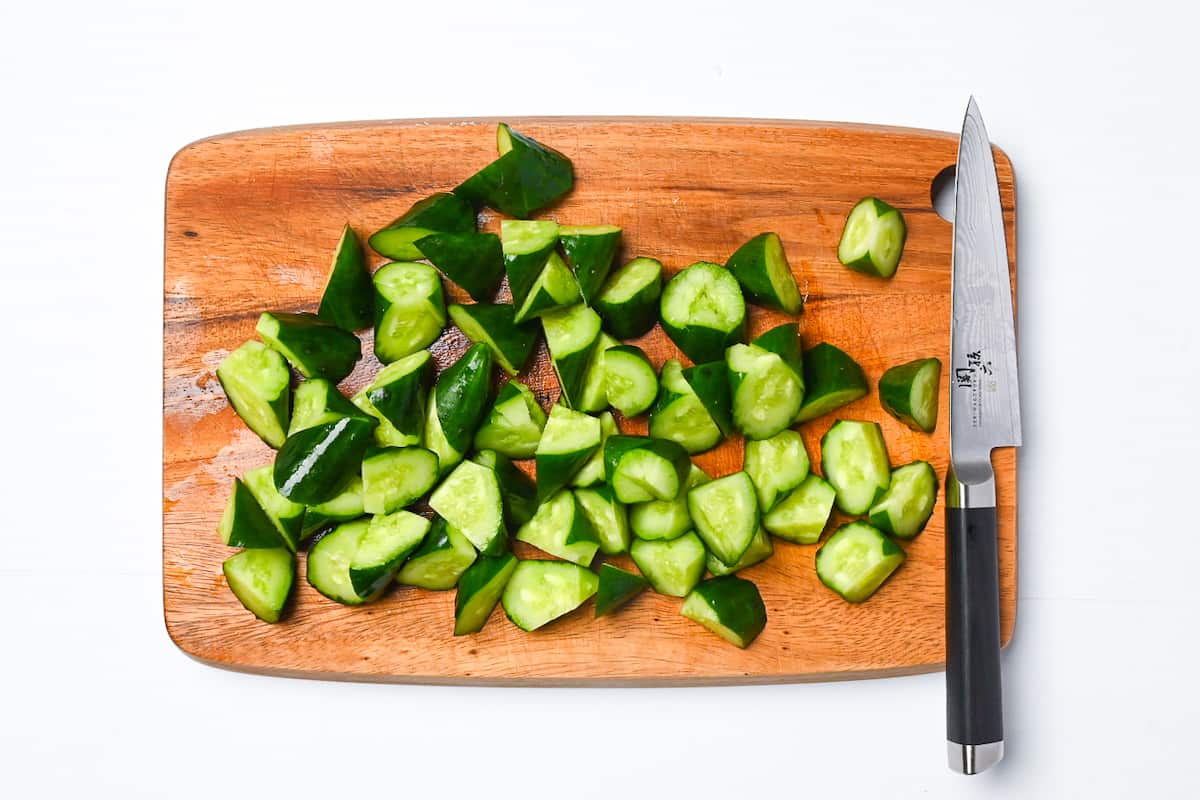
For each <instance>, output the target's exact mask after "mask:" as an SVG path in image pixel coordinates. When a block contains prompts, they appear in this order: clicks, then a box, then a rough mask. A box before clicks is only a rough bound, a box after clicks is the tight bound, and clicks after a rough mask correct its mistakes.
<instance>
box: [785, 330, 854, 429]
mask: <svg viewBox="0 0 1200 800" xmlns="http://www.w3.org/2000/svg"><path fill="white" fill-rule="evenodd" d="M867 391H868V386H867V376H866V374H865V373H864V372H863V369H862V367H860V366H859V365H858V363H857V362H855V360H854V359H852V358H851V357H850V356H848V355H846V354H845V353H844V352H842V351H841V350H839V349H838V348H836V347H834V346H833V345H831V344H829V343H828V342H821V343H820V344H818V345H816V346H814V347H812V348H811V349H809V350H807V351H805V353H804V404H803V405H801V406H800V413H799V414H797V415H796V422H808V421H809V420H811V419H816V418H817V417H819V416H821V415H822V414H828V413H829V412H830V411H833V410H834V409H836V408H841V407H842V406H844V405H846V404H847V403H852V402H854V401H855V400H857V399H858V398H860V397H864V396H866V394H867Z"/></svg>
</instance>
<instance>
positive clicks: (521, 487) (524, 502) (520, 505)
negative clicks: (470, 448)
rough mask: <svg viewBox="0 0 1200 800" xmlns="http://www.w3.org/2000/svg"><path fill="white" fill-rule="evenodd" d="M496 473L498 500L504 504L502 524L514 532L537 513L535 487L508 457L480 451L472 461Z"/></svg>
mask: <svg viewBox="0 0 1200 800" xmlns="http://www.w3.org/2000/svg"><path fill="white" fill-rule="evenodd" d="M472 460H473V461H474V462H475V463H476V464H481V465H483V466H485V467H488V468H489V469H491V470H492V471H493V472H495V473H496V480H497V481H499V482H500V498H501V500H503V502H504V524H505V526H506V527H507V528H508V529H509V530H510V531H515V530H516V529H517V528H520V527H521V526H522V525H524V524H525V523H526V522H528V521H529V520H530V519H531V518H532V517H533V515H534V512H536V511H537V506H538V502H537V486H536V485H535V484H534V482H533V480H532V479H531V478H530V477H529V476H528V475H526V474H525V473H524V472H522V471H521V470H520V469H519V468H518V467H517V466H516V465H515V464H513V462H512V461H511V460H510V459H509V458H508V456H506V455H503V454H501V453H497V452H496V451H495V450H481V451H479V452H478V453H476V454H475V458H473V459H472Z"/></svg>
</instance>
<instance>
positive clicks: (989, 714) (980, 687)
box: [946, 97, 1021, 775]
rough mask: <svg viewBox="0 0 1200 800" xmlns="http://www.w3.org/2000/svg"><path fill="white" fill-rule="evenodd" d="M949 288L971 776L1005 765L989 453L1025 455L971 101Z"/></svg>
mask: <svg viewBox="0 0 1200 800" xmlns="http://www.w3.org/2000/svg"><path fill="white" fill-rule="evenodd" d="M952 283H953V295H952V299H951V321H950V370H949V379H950V469H949V472H948V474H947V476H946V739H947V753H948V756H949V760H950V768H951V769H953V770H955V771H959V772H962V773H963V774H966V775H974V774H976V773H978V772H982V771H984V770H985V769H987V768H988V767H990V766H992V765H993V764H995V763H996V762H998V761H999V760H1000V759H1001V758H1003V757H1004V723H1003V708H1002V704H1001V690H1000V593H999V576H998V574H997V561H996V484H995V479H994V475H993V472H992V449H993V448H996V447H1015V446H1019V445H1020V444H1021V413H1020V408H1019V403H1018V397H1017V343H1016V334H1015V332H1014V330H1013V306H1012V285H1011V283H1010V282H1009V277H1008V247H1007V245H1006V243H1005V237H1004V217H1003V215H1002V214H1001V212H1000V187H999V184H998V183H997V181H996V162H995V160H994V159H993V157H992V148H991V144H990V143H989V141H988V136H987V131H986V130H985V129H984V127H983V118H982V117H981V116H980V114H979V107H978V106H977V105H976V104H975V98H974V97H972V98H971V100H970V102H969V103H968V104H967V114H966V118H965V119H964V120H963V127H962V135H961V137H960V138H959V140H958V167H957V171H956V173H955V189H954V255H953V265H952Z"/></svg>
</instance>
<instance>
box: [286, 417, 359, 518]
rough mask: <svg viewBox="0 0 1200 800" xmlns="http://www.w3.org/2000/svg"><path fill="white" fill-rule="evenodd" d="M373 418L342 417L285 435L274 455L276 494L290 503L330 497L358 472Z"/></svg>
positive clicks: (314, 502)
mask: <svg viewBox="0 0 1200 800" xmlns="http://www.w3.org/2000/svg"><path fill="white" fill-rule="evenodd" d="M374 429H375V420H371V421H369V422H368V421H367V420H365V419H363V418H361V417H342V418H340V419H338V420H335V421H334V422H326V423H325V424H323V425H317V426H316V427H313V428H308V429H306V430H302V431H300V432H299V433H297V434H296V435H295V436H289V437H288V438H287V441H286V442H284V443H283V447H281V448H279V452H278V453H276V455H275V466H274V469H273V472H272V474H273V477H274V480H275V488H276V489H278V490H279V493H280V494H281V495H283V496H284V497H286V498H287V499H289V500H291V501H292V502H294V503H303V504H305V505H316V504H317V503H324V502H325V501H326V500H331V499H332V498H333V497H334V496H335V495H337V494H338V492H340V491H341V490H342V489H343V488H345V486H346V484H347V483H349V481H350V479H351V478H352V477H353V476H354V475H355V474H357V473H358V470H359V465H360V464H361V463H362V457H363V453H365V452H366V449H367V447H368V446H369V445H370V443H371V435H372V432H373V431H374Z"/></svg>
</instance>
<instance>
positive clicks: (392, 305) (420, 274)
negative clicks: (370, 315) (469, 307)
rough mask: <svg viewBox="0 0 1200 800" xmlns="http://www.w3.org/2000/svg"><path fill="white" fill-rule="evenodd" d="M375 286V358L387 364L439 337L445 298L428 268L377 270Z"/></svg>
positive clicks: (411, 265)
mask: <svg viewBox="0 0 1200 800" xmlns="http://www.w3.org/2000/svg"><path fill="white" fill-rule="evenodd" d="M373 281H374V283H375V357H376V358H378V359H379V360H380V361H382V362H383V363H384V364H390V363H391V362H393V361H397V360H399V359H401V358H404V357H405V356H407V355H411V354H412V353H415V352H417V351H418V350H424V349H425V348H426V347H429V345H431V344H433V343H434V341H435V340H436V339H437V338H438V337H439V336H441V335H442V328H444V327H445V325H446V298H445V295H444V294H443V292H442V279H441V277H440V276H439V275H438V273H437V270H435V269H434V268H433V267H431V266H429V265H428V264H418V263H415V262H406V261H397V262H393V263H391V264H385V265H384V266H382V267H380V268H379V270H378V271H377V272H376V273H375V277H374V278H373Z"/></svg>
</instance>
